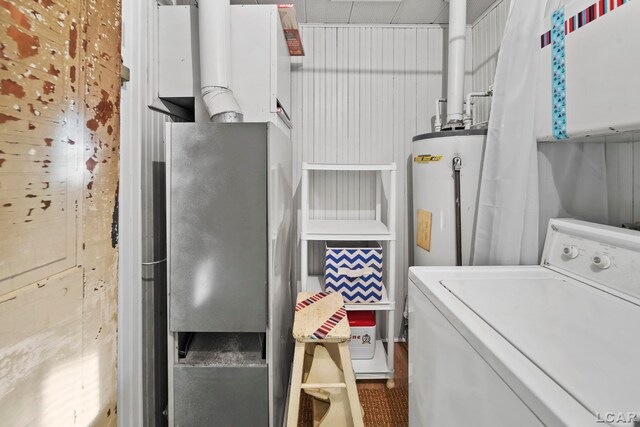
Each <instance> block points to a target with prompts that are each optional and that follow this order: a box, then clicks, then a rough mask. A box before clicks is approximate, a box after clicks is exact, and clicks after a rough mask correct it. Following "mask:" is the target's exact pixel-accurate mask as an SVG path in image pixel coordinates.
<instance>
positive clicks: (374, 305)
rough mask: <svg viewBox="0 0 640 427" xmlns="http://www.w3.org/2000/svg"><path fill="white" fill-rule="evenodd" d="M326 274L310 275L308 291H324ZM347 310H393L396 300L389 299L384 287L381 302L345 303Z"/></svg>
mask: <svg viewBox="0 0 640 427" xmlns="http://www.w3.org/2000/svg"><path fill="white" fill-rule="evenodd" d="M323 281H324V276H309V277H308V278H307V291H308V292H315V293H318V292H322V290H323V289H324V285H323ZM344 306H345V308H346V309H347V311H366V310H376V311H380V310H384V311H393V310H395V308H396V307H395V302H394V301H389V295H388V294H387V287H386V286H383V287H382V300H381V301H380V302H370V303H354V304H345V305H344Z"/></svg>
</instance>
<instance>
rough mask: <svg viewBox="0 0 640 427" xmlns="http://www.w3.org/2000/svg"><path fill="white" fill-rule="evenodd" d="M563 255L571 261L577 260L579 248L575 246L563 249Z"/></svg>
mask: <svg viewBox="0 0 640 427" xmlns="http://www.w3.org/2000/svg"><path fill="white" fill-rule="evenodd" d="M562 255H564V256H566V257H567V258H569V259H574V258H577V257H578V248H576V247H575V246H573V245H567V246H565V247H564V248H563V249H562Z"/></svg>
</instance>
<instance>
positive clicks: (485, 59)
mask: <svg viewBox="0 0 640 427" xmlns="http://www.w3.org/2000/svg"><path fill="white" fill-rule="evenodd" d="M510 2H511V0H499V1H497V2H496V3H494V4H493V5H492V6H491V7H490V8H489V9H487V11H486V12H485V13H484V14H483V15H482V16H480V18H478V20H477V21H476V22H475V23H474V24H473V26H472V30H471V32H472V37H473V54H472V56H473V90H474V91H476V90H485V89H486V88H488V87H489V85H491V84H493V78H494V75H495V71H496V64H497V61H498V52H499V51H500V43H501V41H502V33H503V32H504V28H505V23H506V20H507V15H508V13H509V6H510ZM489 103H490V101H489V100H488V99H480V100H478V101H476V105H475V109H476V110H475V111H476V120H475V121H476V122H482V121H486V120H489V105H490V104H489ZM585 141H591V142H593V143H603V142H604V143H605V144H606V145H605V152H606V164H607V199H608V208H609V221H608V222H609V224H611V225H620V224H623V223H630V222H640V133H635V134H625V135H616V136H610V137H606V138H598V139H596V138H592V139H587V140H585Z"/></svg>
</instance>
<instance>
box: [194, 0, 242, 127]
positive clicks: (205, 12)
mask: <svg viewBox="0 0 640 427" xmlns="http://www.w3.org/2000/svg"><path fill="white" fill-rule="evenodd" d="M198 9H199V11H198V24H199V28H200V86H201V88H202V99H203V101H204V104H205V106H206V108H207V113H208V114H209V118H210V119H211V121H212V122H241V121H242V118H243V115H242V110H241V109H240V106H239V105H238V101H236V98H235V97H234V96H233V92H232V91H231V89H229V83H230V81H231V78H230V77H231V4H230V0H200V1H199V2H198Z"/></svg>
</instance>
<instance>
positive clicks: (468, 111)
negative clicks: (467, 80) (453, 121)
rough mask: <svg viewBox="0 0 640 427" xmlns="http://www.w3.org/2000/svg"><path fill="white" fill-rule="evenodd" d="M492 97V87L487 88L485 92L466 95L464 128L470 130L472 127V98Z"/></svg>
mask: <svg viewBox="0 0 640 427" xmlns="http://www.w3.org/2000/svg"><path fill="white" fill-rule="evenodd" d="M487 96H493V86H489V90H488V91H486V92H470V93H468V94H467V101H466V102H465V110H464V128H465V129H471V127H472V126H473V101H472V99H473V98H479V97H487Z"/></svg>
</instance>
